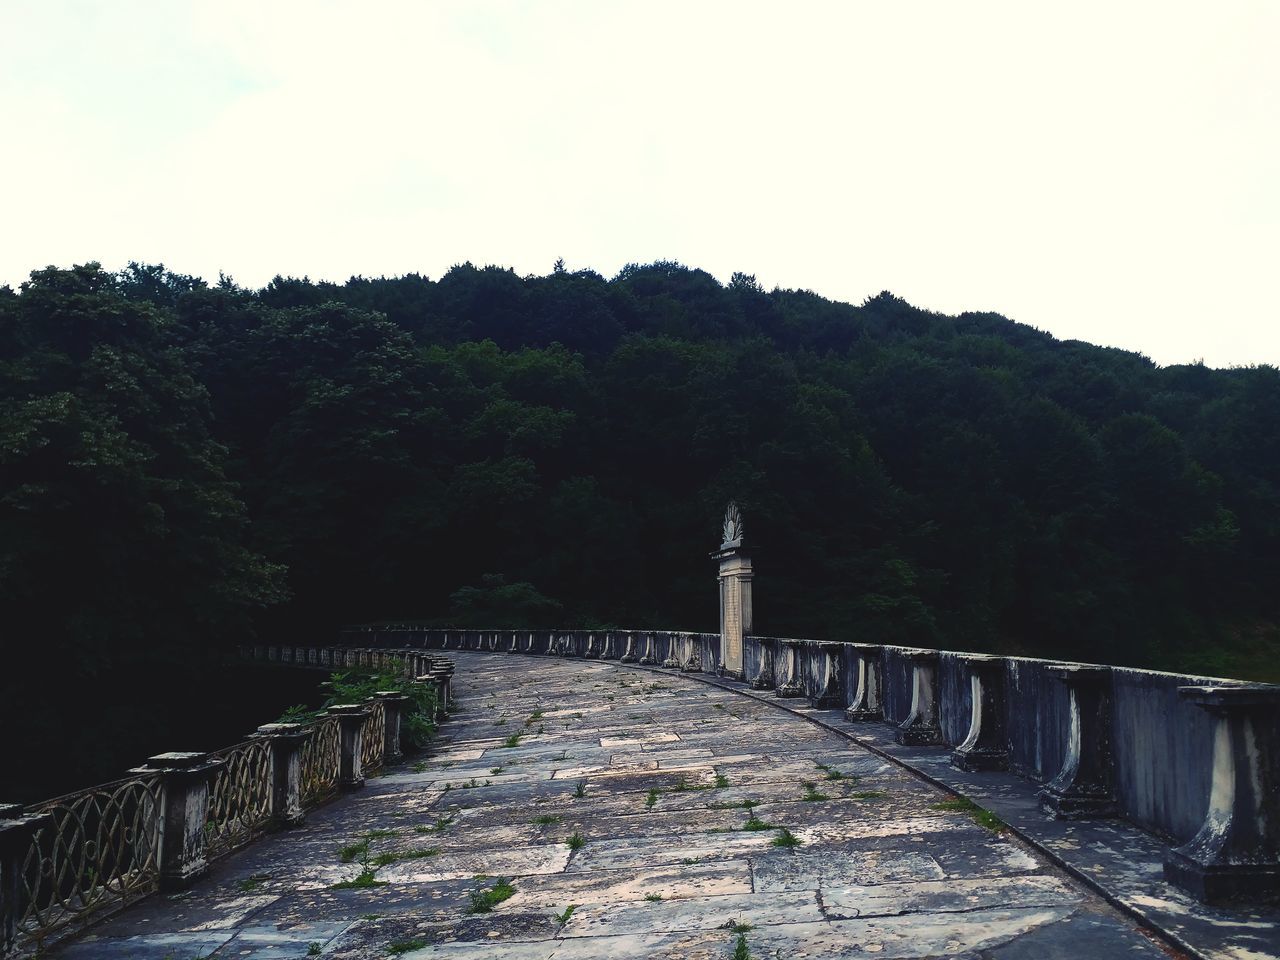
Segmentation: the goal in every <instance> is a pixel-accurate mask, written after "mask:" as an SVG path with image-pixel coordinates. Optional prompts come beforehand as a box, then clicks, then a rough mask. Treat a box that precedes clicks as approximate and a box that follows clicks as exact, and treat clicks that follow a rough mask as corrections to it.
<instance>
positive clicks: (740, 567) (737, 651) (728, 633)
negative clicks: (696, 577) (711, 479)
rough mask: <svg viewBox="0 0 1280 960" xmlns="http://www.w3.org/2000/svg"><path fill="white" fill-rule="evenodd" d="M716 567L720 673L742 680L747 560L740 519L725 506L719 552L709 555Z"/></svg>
mask: <svg viewBox="0 0 1280 960" xmlns="http://www.w3.org/2000/svg"><path fill="white" fill-rule="evenodd" d="M711 558H712V559H713V560H716V561H717V562H718V563H719V564H720V573H719V581H720V672H721V673H722V674H723V675H724V676H726V677H731V678H732V679H734V680H745V679H747V678H746V675H745V673H744V672H743V660H742V642H743V638H744V637H748V636H750V635H751V632H752V630H753V629H754V628H755V625H754V623H753V622H752V615H751V581H752V577H753V574H752V568H751V557H750V556H749V555H748V553H747V551H746V550H745V549H743V546H742V515H741V514H740V513H739V512H738V505H737V504H736V503H734V502H733V501H730V502H729V506H728V508H727V509H726V510H725V514H724V528H723V539H722V541H721V543H720V549H719V550H717V551H715V552H714V553H713V554H711Z"/></svg>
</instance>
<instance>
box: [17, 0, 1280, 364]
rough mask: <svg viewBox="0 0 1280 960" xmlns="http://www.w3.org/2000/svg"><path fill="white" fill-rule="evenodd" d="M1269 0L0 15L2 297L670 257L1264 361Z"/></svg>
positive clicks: (1277, 91)
mask: <svg viewBox="0 0 1280 960" xmlns="http://www.w3.org/2000/svg"><path fill="white" fill-rule="evenodd" d="M1277 51H1280V2H1276V0H1256V2H1248V0H1197V2H1194V3H1186V2H1176V0H1154V2H1125V0H1107V2H1078V0H1077V2H1073V3H1055V4H1048V3H1037V2H1028V0H1015V2H1001V3H996V2H982V0H966V2H956V0H944V2H911V3H905V2H890V0H875V2H853V0H846V2H831V3H804V2H786V3H784V2H770V3H745V2H741V0H738V2H725V3H720V2H701V3H700V2H696V0H684V2H672V3H665V2H655V0H643V2H639V0H637V2H607V0H586V2H558V0H540V2H525V3H515V2H510V3H499V2H483V0H475V2H460V3H445V2H420V3H378V2H371V0H363V2H359V3H347V2H322V0H306V2H273V0H251V2H229V0H213V2H208V3H199V2H189V3H188V2H181V0H155V2H130V0H112V2H67V0H31V2H26V0H5V2H4V3H3V5H2V6H0V113H2V115H3V122H4V130H5V134H6V135H5V140H4V144H3V149H0V185H2V186H3V197H4V199H3V207H0V210H2V213H0V224H2V228H0V283H10V284H17V283H18V282H20V281H21V280H22V279H24V277H25V276H26V275H27V273H28V272H29V271H30V270H32V269H34V268H36V267H40V266H43V265H46V264H50V263H52V264H57V265H61V266H66V265H70V264H71V263H73V262H83V261H86V260H99V261H101V262H102V263H104V264H105V265H107V266H108V267H111V268H116V267H119V266H122V265H123V264H124V263H125V262H126V261H128V260H130V259H134V260H141V261H145V262H163V263H165V264H166V265H168V266H169V267H170V268H172V269H174V270H178V271H181V272H186V273H194V274H199V275H203V276H205V277H208V278H211V279H216V278H217V275H218V272H219V271H224V272H226V273H228V274H230V275H231V276H233V277H234V278H235V279H236V280H237V281H239V282H240V283H242V284H246V285H254V286H256V285H260V284H263V283H265V282H266V281H268V280H269V279H270V278H271V277H272V276H273V275H275V274H276V273H283V274H292V275H298V276H301V275H308V276H310V277H312V278H326V279H332V280H343V279H345V278H346V277H348V276H350V275H352V274H364V275H379V274H399V273H405V272H409V271H417V272H420V273H425V274H427V275H429V276H431V277H433V278H434V277H439V276H440V275H441V274H442V273H443V272H444V271H445V270H447V269H448V267H449V266H450V265H451V264H454V263H458V262H461V261H464V260H471V261H473V262H474V263H477V264H485V263H497V264H502V265H504V266H511V267H513V268H515V270H516V271H517V272H519V273H547V272H549V271H550V269H551V266H552V263H553V262H554V261H555V259H556V258H557V257H564V259H565V261H566V263H567V265H568V267H569V269H578V268H582V267H591V268H593V269H595V270H598V271H599V272H601V273H603V274H605V275H606V276H612V275H613V274H614V273H615V272H616V271H617V270H618V268H619V267H621V266H622V265H623V264H625V263H627V262H631V261H635V262H647V261H651V260H655V259H660V258H661V259H675V260H679V261H681V262H683V263H686V264H689V265H691V266H698V267H702V268H703V269H706V270H708V271H710V272H711V273H713V274H715V275H716V276H717V277H719V278H720V279H721V280H727V279H728V278H729V275H730V274H731V273H732V272H733V271H735V270H742V271H745V272H747V273H754V274H755V275H756V276H757V277H758V278H759V280H760V282H761V283H763V284H764V285H765V286H766V287H773V286H782V287H801V288H810V289H813V290H815V291H817V292H818V293H820V294H822V295H824V296H827V297H831V298H833V299H839V300H848V301H852V302H855V303H857V302H860V301H861V300H862V299H863V298H865V297H866V296H869V295H872V294H875V293H876V292H878V291H880V290H882V289H888V290H892V291H893V292H895V293H897V294H898V295H899V296H902V297H905V298H907V299H908V300H910V301H911V302H913V303H916V304H918V305H920V306H923V307H928V308H931V309H936V310H942V311H946V312H959V311H962V310H994V311H998V312H1000V313H1003V314H1005V315H1007V316H1009V317H1012V318H1013V319H1016V320H1020V321H1022V322H1024V323H1029V324H1032V325H1034V326H1037V327H1040V328H1042V329H1047V330H1049V331H1051V332H1053V333H1054V334H1056V335H1057V336H1059V337H1063V338H1078V339H1084V340H1090V341H1093V342H1095V343H1103V344H1109V345H1115V346H1121V347H1125V348H1128V349H1134V350H1140V351H1141V352H1143V353H1145V354H1147V355H1148V356H1150V357H1152V358H1153V359H1155V360H1156V361H1158V362H1160V363H1180V362H1186V361H1190V360H1193V359H1196V358H1203V359H1204V360H1205V361H1206V362H1207V363H1209V364H1211V365H1215V366H1226V365H1232V364H1250V363H1272V364H1277V363H1280V323H1277V321H1278V320H1280V306H1278V304H1280V289H1278V288H1280V54H1278V53H1277Z"/></svg>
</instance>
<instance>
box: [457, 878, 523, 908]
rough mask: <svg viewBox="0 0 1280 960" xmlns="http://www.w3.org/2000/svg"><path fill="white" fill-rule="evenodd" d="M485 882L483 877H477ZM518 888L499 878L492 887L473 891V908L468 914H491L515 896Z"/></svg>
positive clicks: (505, 879)
mask: <svg viewBox="0 0 1280 960" xmlns="http://www.w3.org/2000/svg"><path fill="white" fill-rule="evenodd" d="M476 879H477V880H480V881H482V882H483V880H484V878H483V877H477V878H476ZM515 892H516V888H515V887H513V886H512V885H511V881H510V880H508V879H507V878H506V877H499V878H498V879H497V880H495V881H494V882H493V886H490V887H477V888H476V889H474V890H472V891H471V906H470V908H468V910H467V913H491V912H492V911H493V908H494V907H496V906H497V905H498V904H500V903H502V901H504V900H509V899H510V898H511V897H513V896H514V895H515Z"/></svg>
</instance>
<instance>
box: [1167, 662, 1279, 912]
mask: <svg viewBox="0 0 1280 960" xmlns="http://www.w3.org/2000/svg"><path fill="white" fill-rule="evenodd" d="M1178 693H1179V695H1180V696H1182V697H1183V698H1185V699H1186V700H1188V701H1189V702H1191V703H1193V704H1195V705H1196V706H1198V707H1200V708H1201V709H1203V710H1205V711H1207V712H1208V713H1209V715H1210V716H1211V717H1212V718H1213V775H1212V779H1211V787H1210V791H1209V807H1208V811H1207V813H1206V814H1205V820H1204V824H1203V825H1202V826H1201V827H1200V830H1199V832H1197V833H1196V835H1195V836H1194V837H1192V838H1191V840H1189V841H1188V842H1187V843H1184V844H1183V845H1182V846H1180V847H1178V848H1177V849H1175V850H1171V851H1170V852H1169V854H1168V855H1167V856H1166V857H1165V861H1164V875H1165V879H1166V880H1168V881H1169V882H1170V883H1173V884H1175V885H1176V886H1178V887H1181V888H1182V889H1183V890H1186V891H1187V892H1188V893H1190V894H1191V895H1192V896H1194V897H1196V898H1197V899H1199V900H1204V901H1207V902H1209V903H1223V902H1227V901H1231V900H1236V899H1254V898H1257V899H1267V898H1269V897H1274V896H1275V894H1276V893H1277V892H1280V745H1278V744H1277V743H1276V742H1275V741H1274V739H1273V738H1271V737H1269V736H1268V735H1267V734H1266V731H1267V728H1268V727H1269V726H1271V725H1272V724H1274V722H1275V718H1276V716H1277V715H1280V688H1277V687H1271V686H1262V685H1258V684H1249V685H1242V686H1236V687H1179V688H1178Z"/></svg>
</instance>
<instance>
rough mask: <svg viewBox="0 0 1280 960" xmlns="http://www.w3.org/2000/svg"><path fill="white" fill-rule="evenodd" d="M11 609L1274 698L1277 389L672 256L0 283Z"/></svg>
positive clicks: (235, 628) (202, 631)
mask: <svg viewBox="0 0 1280 960" xmlns="http://www.w3.org/2000/svg"><path fill="white" fill-rule="evenodd" d="M0 437H2V438H3V442H2V443H0V604H2V605H3V610H2V613H3V615H4V617H5V619H6V622H9V623H31V624H38V635H39V637H40V638H41V640H42V642H43V643H44V644H45V649H46V651H47V650H52V649H56V650H59V651H66V652H74V653H75V654H76V655H77V656H82V655H88V656H89V658H90V659H93V658H99V659H105V660H112V659H116V660H118V659H120V658H126V657H133V656H150V655H153V654H154V652H155V651H157V650H164V651H169V652H172V651H173V650H174V649H175V648H189V647H199V648H201V649H213V648H218V647H223V646H226V645H229V644H234V643H236V642H240V641H243V640H245V639H247V638H249V637H250V636H252V635H253V634H254V633H255V632H256V633H259V634H267V635H270V636H271V637H273V638H285V637H290V638H292V637H295V636H296V637H304V636H307V637H309V636H314V635H315V633H316V631H320V632H322V633H328V632H331V631H333V630H334V629H336V628H337V627H339V626H340V625H342V624H344V623H350V622H362V621H368V620H374V619H385V618H415V619H420V620H424V621H432V622H436V623H447V622H454V623H464V624H472V625H477V626H480V625H488V626H506V625H512V626H514V625H517V624H518V623H528V624H529V625H531V626H542V625H550V624H552V623H555V622H557V621H558V622H559V623H561V624H564V625H587V626H607V625H619V626H655V627H679V628H687V629H714V628H715V624H716V616H717V611H716V599H715V590H714V584H713V577H714V568H713V565H712V563H711V561H710V560H709V559H708V552H709V551H710V550H712V549H714V547H715V545H716V543H717V542H718V540H717V531H718V524H719V518H720V514H721V511H722V510H723V506H724V503H725V501H726V500H728V499H730V498H734V499H736V500H737V501H738V502H739V503H740V504H741V505H742V508H743V512H744V515H745V518H746V523H747V536H748V542H749V544H750V545H751V546H752V547H754V548H756V549H757V550H758V556H757V560H756V569H757V580H758V587H757V628H758V629H759V630H760V632H762V633H767V634H774V635H792V636H822V637H828V638H832V639H861V640H866V641H869V642H886V643H909V644H919V645H932V646H945V647H950V648H957V649H975V650H990V651H998V652H1019V653H1027V654H1037V655H1044V656H1053V657H1069V658H1073V659H1087V660H1101V661H1106V662H1113V663H1126V664H1137V665H1146V666H1154V667H1162V668H1168V669H1181V670H1193V671H1202V672H1208V673H1219V674H1230V675H1238V676H1256V677H1270V678H1272V679H1276V678H1280V677H1278V676H1277V668H1276V667H1275V666H1273V664H1274V663H1276V662H1277V661H1276V653H1277V652H1278V651H1280V631H1278V630H1277V622H1278V618H1277V614H1278V613H1280V611H1278V610H1277V604H1278V601H1277V599H1276V598H1277V595H1278V594H1277V591H1275V589H1274V586H1273V585H1274V584H1275V583H1276V582H1278V580H1280V487H1278V483H1280V371H1277V370H1276V369H1275V368H1273V367H1269V366H1258V367H1248V368H1236V369H1228V370H1211V369H1208V368H1206V367H1204V366H1203V365H1200V364H1193V365H1186V366H1176V367H1165V368H1160V367H1157V366H1155V365H1154V364H1153V363H1151V362H1150V361H1149V360H1147V359H1146V358H1145V357H1142V356H1140V355H1137V354H1133V353H1127V352H1124V351H1119V350H1114V349H1105V348H1100V347H1095V346H1091V345H1089V344H1085V343H1079V342H1062V341H1059V340H1057V339H1055V338H1053V337H1052V336H1050V335H1048V334H1046V333H1043V332H1041V331H1038V330H1035V329H1033V328H1031V327H1028V326H1025V325H1022V324H1018V323H1014V322H1011V321H1009V320H1007V319H1005V318H1003V317H1000V316H998V315H995V314H990V313H965V314H961V315H959V316H944V315H940V314H936V313H931V312H928V311H925V310H920V309H917V308H916V307H913V306H912V305H910V304H908V303H906V302H905V301H903V300H902V299H900V298H898V297H895V296H893V295H892V294H890V293H887V292H885V293H881V294H879V295H878V296H875V297H872V298H870V299H868V300H867V301H866V302H865V303H863V304H861V305H856V306H855V305H849V304H842V303H835V302H832V301H829V300H826V299H823V298H822V297H820V296H818V295H817V294H815V293H812V292H810V291H801V290H779V289H775V290H772V291H765V290H764V289H762V288H761V286H760V285H759V284H758V283H757V282H756V280H755V278H754V277H753V276H750V275H748V274H745V273H737V274H734V275H733V277H732V279H731V281H730V282H729V283H728V284H727V285H724V284H721V283H719V282H718V281H717V280H716V279H715V278H714V277H712V276H711V275H710V274H708V273H706V272H704V271H701V270H697V269H691V268H688V267H685V266H683V265H681V264H677V263H670V262H659V263H653V264H645V265H638V264H632V265H628V266H627V267H625V268H624V269H623V270H622V271H620V272H619V274H618V275H617V276H616V277H613V278H612V279H606V278H604V277H602V276H600V275H599V274H597V273H595V272H593V271H589V270H583V271H577V272H570V271H567V270H565V269H564V266H563V264H557V265H556V268H555V269H554V270H553V271H552V272H551V273H550V274H548V275H547V276H529V277H521V276H518V275H516V274H515V273H513V272H512V271H510V270H505V269H500V268H497V267H483V268H478V267H475V266H473V265H471V264H462V265H459V266H456V267H454V268H453V269H451V270H449V271H448V272H447V273H446V274H445V275H444V276H442V277H440V278H439V279H438V280H431V279H428V278H426V277H423V276H419V275H414V274H411V275H408V276H403V277H393V278H387V277H379V278H365V277H354V278H352V279H351V280H349V281H347V282H346V283H345V284H341V285H339V284H333V283H323V282H312V281H309V280H307V279H305V278H303V279H299V278H287V277H277V278H276V279H275V280H273V281H272V282H271V283H270V284H268V285H267V286H266V287H264V288H263V289H261V290H249V289H243V288H241V287H239V286H237V285H236V284H234V283H233V282H231V281H230V280H227V279H225V278H224V279H223V280H222V282H220V283H219V284H217V285H214V286H210V285H208V284H206V283H204V282H203V281H201V280H199V279H196V278H192V277H186V276H182V275H178V274H174V273H171V272H169V271H167V270H165V269H164V268H163V267H160V266H149V265H140V264H132V265H130V267H129V268H128V269H126V270H124V271H122V272H120V273H118V274H112V273H108V272H106V271H103V270H102V269H101V268H100V267H98V266H97V265H96V264H88V265H84V266H77V267H74V268H72V269H69V270H60V269H55V268H49V269H46V270H40V271H36V272H35V273H33V274H32V275H31V279H30V280H29V281H28V282H27V283H24V284H23V285H22V286H21V287H20V289H18V290H12V289H9V288H3V289H0Z"/></svg>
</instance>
